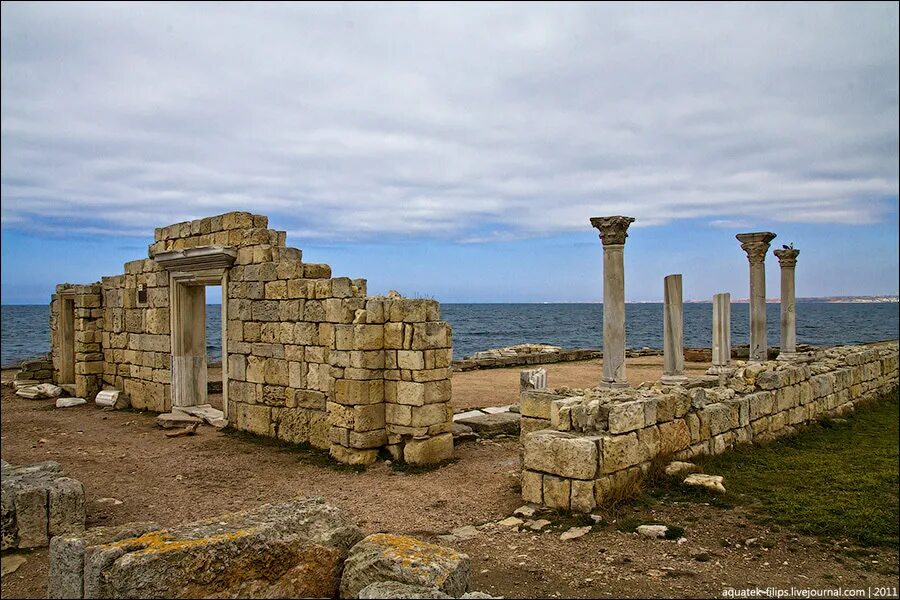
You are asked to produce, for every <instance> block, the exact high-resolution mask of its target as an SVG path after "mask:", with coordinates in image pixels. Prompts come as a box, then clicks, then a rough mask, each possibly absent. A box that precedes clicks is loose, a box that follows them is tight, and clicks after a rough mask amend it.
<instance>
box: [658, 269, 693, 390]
mask: <svg viewBox="0 0 900 600" xmlns="http://www.w3.org/2000/svg"><path fill="white" fill-rule="evenodd" d="M660 381H661V382H662V383H665V384H668V385H675V384H679V383H683V382H685V381H687V377H685V376H684V300H683V297H682V289H681V274H676V275H667V276H666V278H665V279H664V280H663V376H662V377H661V378H660Z"/></svg>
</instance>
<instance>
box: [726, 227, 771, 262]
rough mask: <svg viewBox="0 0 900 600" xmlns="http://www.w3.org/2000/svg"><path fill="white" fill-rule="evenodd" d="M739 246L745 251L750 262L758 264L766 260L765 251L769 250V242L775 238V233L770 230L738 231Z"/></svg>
mask: <svg viewBox="0 0 900 600" xmlns="http://www.w3.org/2000/svg"><path fill="white" fill-rule="evenodd" d="M735 237H737V239H738V241H739V242H740V243H741V248H743V249H744V252H746V253H747V260H749V261H750V264H751V265H752V264H760V263H763V262H765V260H766V252H768V251H769V243H770V242H771V241H772V240H774V239H775V234H774V233H772V232H771V231H759V232H756V233H739V234H737V236H735Z"/></svg>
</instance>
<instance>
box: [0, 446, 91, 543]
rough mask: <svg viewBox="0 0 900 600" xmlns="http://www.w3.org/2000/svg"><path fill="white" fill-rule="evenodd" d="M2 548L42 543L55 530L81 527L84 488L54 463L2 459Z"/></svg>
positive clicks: (59, 531)
mask: <svg viewBox="0 0 900 600" xmlns="http://www.w3.org/2000/svg"><path fill="white" fill-rule="evenodd" d="M0 480H2V488H0V489H2V494H0V496H2V498H0V504H2V549H3V550H8V549H11V548H16V547H18V548H37V547H41V546H46V545H47V544H48V543H49V537H50V536H51V535H55V534H56V533H62V532H68V531H80V530H82V529H84V519H85V515H84V489H83V487H82V485H81V483H80V482H78V481H76V480H75V479H69V478H67V477H64V476H63V473H62V470H61V469H60V466H59V464H58V463H56V462H53V461H47V462H43V463H38V464H36V465H31V466H27V467H16V466H13V465H11V464H9V463H8V462H6V461H3V463H2V477H0Z"/></svg>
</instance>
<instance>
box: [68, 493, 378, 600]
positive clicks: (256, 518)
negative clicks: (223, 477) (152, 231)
mask: <svg viewBox="0 0 900 600" xmlns="http://www.w3.org/2000/svg"><path fill="white" fill-rule="evenodd" d="M361 537H362V536H361V533H360V531H359V529H358V528H357V527H356V526H355V525H352V524H351V523H350V522H349V521H347V519H346V518H345V517H344V516H343V515H342V514H341V513H340V511H339V510H338V509H336V508H334V507H332V506H329V505H328V504H325V502H324V501H323V500H322V499H319V498H312V499H310V498H301V499H297V500H293V501H290V502H285V503H282V504H276V505H271V504H266V505H263V506H260V507H258V508H256V509H253V510H250V511H244V512H239V513H231V514H227V515H222V516H219V517H216V518H213V519H209V520H206V521H200V522H197V523H193V524H189V525H185V526H183V527H178V528H174V529H164V530H159V531H152V532H149V533H145V534H144V535H141V536H139V537H135V538H128V539H123V540H120V541H117V542H113V543H108V544H103V545H99V546H95V547H93V548H91V549H88V551H87V552H86V553H85V579H84V594H85V597H101V598H147V597H152V598H163V597H172V596H176V597H210V596H219V597H229V596H235V597H242V598H263V597H269V598H270V597H291V598H298V597H334V596H335V595H336V593H337V590H338V584H339V577H340V571H341V564H342V563H343V561H344V559H345V558H346V556H347V554H348V552H349V550H350V548H351V547H352V546H353V544H355V543H356V542H357V541H358V540H359V539H360V538H361ZM173 590H175V592H174V593H173Z"/></svg>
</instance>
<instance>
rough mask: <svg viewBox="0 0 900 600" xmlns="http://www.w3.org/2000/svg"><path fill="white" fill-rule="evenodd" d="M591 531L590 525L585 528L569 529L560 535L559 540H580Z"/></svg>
mask: <svg viewBox="0 0 900 600" xmlns="http://www.w3.org/2000/svg"><path fill="white" fill-rule="evenodd" d="M590 530H591V526H590V525H588V526H585V527H571V528H569V530H568V531H566V532H564V533H563V534H562V535H560V536H559V539H561V540H563V541H565V540H574V539H577V538H580V537H581V536H583V535H586V534H587V533H588V532H589V531H590Z"/></svg>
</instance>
